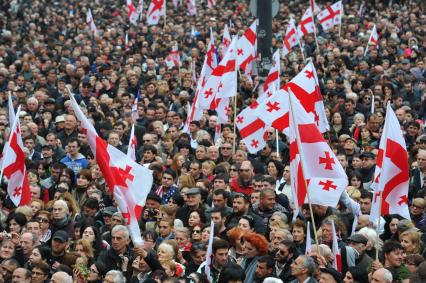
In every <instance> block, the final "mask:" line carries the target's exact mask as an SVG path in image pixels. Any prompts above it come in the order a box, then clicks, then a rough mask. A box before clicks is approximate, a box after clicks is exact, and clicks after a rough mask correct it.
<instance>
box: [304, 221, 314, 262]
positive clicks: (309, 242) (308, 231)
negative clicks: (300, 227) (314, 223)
mask: <svg viewBox="0 0 426 283" xmlns="http://www.w3.org/2000/svg"><path fill="white" fill-rule="evenodd" d="M314 229H315V228H314ZM311 252H312V239H311V225H310V222H309V221H308V224H307V229H306V247H305V254H306V255H309V254H311Z"/></svg>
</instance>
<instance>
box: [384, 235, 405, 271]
mask: <svg viewBox="0 0 426 283" xmlns="http://www.w3.org/2000/svg"><path fill="white" fill-rule="evenodd" d="M382 251H383V255H384V259H385V266H386V267H395V268H398V267H400V266H401V264H402V262H403V259H404V248H403V247H402V245H401V243H399V242H397V241H393V240H390V241H387V242H386V243H385V244H384V245H383V249H382Z"/></svg>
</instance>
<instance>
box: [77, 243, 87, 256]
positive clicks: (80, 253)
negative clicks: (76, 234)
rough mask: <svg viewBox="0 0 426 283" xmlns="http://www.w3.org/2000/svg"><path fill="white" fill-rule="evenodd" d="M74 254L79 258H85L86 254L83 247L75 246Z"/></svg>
mask: <svg viewBox="0 0 426 283" xmlns="http://www.w3.org/2000/svg"><path fill="white" fill-rule="evenodd" d="M74 250H75V252H76V253H78V254H79V255H80V256H81V257H83V256H86V253H85V252H84V247H83V245H79V244H77V245H75V249H74Z"/></svg>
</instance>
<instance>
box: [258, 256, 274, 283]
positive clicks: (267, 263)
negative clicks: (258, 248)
mask: <svg viewBox="0 0 426 283" xmlns="http://www.w3.org/2000/svg"><path fill="white" fill-rule="evenodd" d="M274 267H275V261H274V258H273V257H272V256H270V255H264V256H261V257H259V258H258V260H257V265H256V271H255V273H254V274H255V277H256V279H263V278H266V277H268V276H271V275H272V272H273V271H274Z"/></svg>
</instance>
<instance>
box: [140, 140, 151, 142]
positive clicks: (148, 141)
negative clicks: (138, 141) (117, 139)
mask: <svg viewBox="0 0 426 283" xmlns="http://www.w3.org/2000/svg"><path fill="white" fill-rule="evenodd" d="M142 142H151V140H142Z"/></svg>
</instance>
